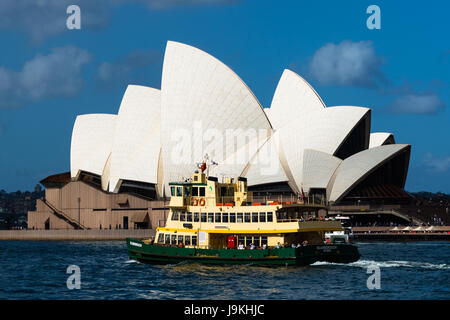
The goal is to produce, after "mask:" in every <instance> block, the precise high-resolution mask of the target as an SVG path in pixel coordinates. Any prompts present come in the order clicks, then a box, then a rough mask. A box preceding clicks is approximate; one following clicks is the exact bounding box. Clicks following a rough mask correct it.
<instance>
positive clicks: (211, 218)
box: [208, 212, 214, 222]
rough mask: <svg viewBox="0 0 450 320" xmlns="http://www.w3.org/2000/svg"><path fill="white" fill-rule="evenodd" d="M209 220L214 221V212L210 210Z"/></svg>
mask: <svg viewBox="0 0 450 320" xmlns="http://www.w3.org/2000/svg"><path fill="white" fill-rule="evenodd" d="M208 222H214V213H212V212H208Z"/></svg>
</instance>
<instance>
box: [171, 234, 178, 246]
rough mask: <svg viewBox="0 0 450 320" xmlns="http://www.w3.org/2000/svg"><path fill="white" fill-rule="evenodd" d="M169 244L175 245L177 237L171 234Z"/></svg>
mask: <svg viewBox="0 0 450 320" xmlns="http://www.w3.org/2000/svg"><path fill="white" fill-rule="evenodd" d="M170 244H177V235H176V234H173V235H172V236H171V238H170Z"/></svg>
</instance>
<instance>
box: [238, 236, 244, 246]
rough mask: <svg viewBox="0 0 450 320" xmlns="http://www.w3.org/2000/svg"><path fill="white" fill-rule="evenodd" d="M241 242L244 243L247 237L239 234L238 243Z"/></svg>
mask: <svg viewBox="0 0 450 320" xmlns="http://www.w3.org/2000/svg"><path fill="white" fill-rule="evenodd" d="M241 243H242V245H244V244H245V237H244V236H239V237H238V244H241Z"/></svg>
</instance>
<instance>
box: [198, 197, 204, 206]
mask: <svg viewBox="0 0 450 320" xmlns="http://www.w3.org/2000/svg"><path fill="white" fill-rule="evenodd" d="M199 204H200V205H201V206H202V207H203V206H204V205H205V199H203V198H201V199H200V201H199Z"/></svg>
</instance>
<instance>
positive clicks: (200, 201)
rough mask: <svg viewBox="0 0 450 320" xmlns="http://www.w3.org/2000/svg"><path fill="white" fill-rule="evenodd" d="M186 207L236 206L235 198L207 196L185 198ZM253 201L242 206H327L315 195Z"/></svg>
mask: <svg viewBox="0 0 450 320" xmlns="http://www.w3.org/2000/svg"><path fill="white" fill-rule="evenodd" d="M183 199H184V200H183V205H184V206H197V205H200V206H208V205H211V204H215V205H216V206H224V207H226V206H235V205H236V203H235V198H234V196H219V197H206V196H185V197H184V198H183ZM250 200H251V201H244V202H243V203H242V205H274V204H283V205H289V204H303V205H319V206H325V200H324V199H323V198H321V197H316V196H314V195H312V196H309V197H306V196H305V197H302V196H294V195H291V196H287V195H275V196H253V197H250Z"/></svg>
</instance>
